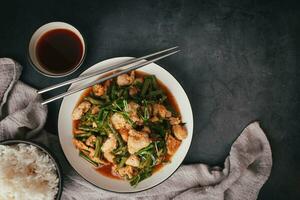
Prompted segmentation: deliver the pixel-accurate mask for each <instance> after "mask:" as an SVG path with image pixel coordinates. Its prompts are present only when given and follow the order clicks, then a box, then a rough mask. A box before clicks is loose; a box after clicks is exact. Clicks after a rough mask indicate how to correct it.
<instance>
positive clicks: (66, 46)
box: [36, 29, 84, 74]
mask: <svg viewBox="0 0 300 200" xmlns="http://www.w3.org/2000/svg"><path fill="white" fill-rule="evenodd" d="M83 48H84V47H83V44H82V41H81V40H80V38H79V37H78V36H77V35H76V34H75V33H74V32H72V31H70V30H67V29H54V30H51V31H48V32H46V33H45V34H43V35H42V36H41V38H40V39H39V40H38V42H37V46H36V57H37V60H38V62H39V63H40V65H41V66H42V67H43V68H44V69H45V70H47V71H49V72H52V73H58V74H60V73H66V72H69V71H71V70H72V69H74V68H75V67H76V66H78V64H79V63H80V62H81V59H82V56H83V53H84V52H83Z"/></svg>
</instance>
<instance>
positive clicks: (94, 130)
mask: <svg viewBox="0 0 300 200" xmlns="http://www.w3.org/2000/svg"><path fill="white" fill-rule="evenodd" d="M78 129H79V130H82V131H89V132H99V130H98V129H96V128H91V127H86V126H79V127H78Z"/></svg>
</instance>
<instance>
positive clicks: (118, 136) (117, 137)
mask: <svg viewBox="0 0 300 200" xmlns="http://www.w3.org/2000/svg"><path fill="white" fill-rule="evenodd" d="M108 127H109V129H110V131H111V133H112V134H113V135H114V136H115V137H116V139H117V141H118V144H119V146H121V147H123V146H124V145H125V143H124V141H123V139H122V138H121V136H120V134H119V133H117V132H116V130H115V129H114V128H113V127H112V125H111V124H108Z"/></svg>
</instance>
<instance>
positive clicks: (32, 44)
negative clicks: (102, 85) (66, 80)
mask: <svg viewBox="0 0 300 200" xmlns="http://www.w3.org/2000/svg"><path fill="white" fill-rule="evenodd" d="M56 29H66V30H69V31H71V32H73V33H74V34H76V35H77V36H78V38H79V39H80V41H81V44H82V46H83V53H82V56H81V58H80V61H79V63H78V64H77V65H76V66H75V67H74V68H72V69H70V70H69V71H67V72H63V73H53V72H51V71H48V70H46V69H45V68H44V67H42V66H41V64H40V63H39V61H38V59H37V55H36V47H37V44H38V41H39V40H40V38H41V37H42V36H43V35H44V34H45V33H47V32H49V31H52V30H56ZM85 54H86V47H85V42H84V39H83V36H82V35H81V33H80V32H79V30H77V29H76V28H75V27H74V26H72V25H70V24H67V23H65V22H50V23H47V24H44V25H43V26H41V27H39V28H38V29H37V30H36V31H35V32H34V33H33V35H32V36H31V39H30V41H29V46H28V55H29V61H30V62H31V64H32V65H33V67H34V69H36V70H37V71H38V72H40V73H41V74H43V75H45V76H49V77H53V78H58V77H63V76H67V75H69V74H71V73H73V72H75V71H76V70H77V69H78V68H79V67H80V66H81V64H82V62H83V60H84V58H85Z"/></svg>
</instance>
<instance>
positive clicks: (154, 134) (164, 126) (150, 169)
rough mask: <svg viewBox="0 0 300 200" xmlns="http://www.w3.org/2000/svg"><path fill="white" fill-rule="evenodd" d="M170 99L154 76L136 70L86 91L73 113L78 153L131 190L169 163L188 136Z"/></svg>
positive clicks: (75, 142)
mask: <svg viewBox="0 0 300 200" xmlns="http://www.w3.org/2000/svg"><path fill="white" fill-rule="evenodd" d="M170 95H172V94H170V93H169V91H168V90H167V89H166V87H164V86H163V85H162V83H160V81H158V80H157V79H156V77H155V76H154V75H147V74H143V73H141V72H138V71H132V72H130V73H129V74H123V75H120V76H118V77H117V78H115V79H111V80H107V81H105V82H104V83H102V84H97V85H94V86H93V87H91V88H89V89H88V90H87V91H85V92H84V94H83V96H82V97H81V99H80V101H79V103H78V105H77V106H76V108H75V109H74V111H73V114H72V118H73V120H74V123H73V124H74V125H73V135H74V139H73V144H74V145H75V147H76V148H77V149H79V155H80V156H81V157H82V158H84V159H86V160H87V161H88V162H90V163H91V164H92V165H94V166H95V167H97V170H98V171H99V172H100V173H101V169H103V170H104V169H105V170H106V171H107V169H109V173H111V176H115V177H119V178H122V179H126V180H128V181H129V182H130V184H131V185H132V186H136V185H137V184H138V183H139V182H141V181H142V180H144V179H146V178H147V177H149V176H151V175H152V174H153V173H154V172H155V169H157V168H158V167H159V166H162V165H164V164H166V163H169V162H170V158H171V156H172V155H173V154H174V153H175V152H176V150H177V149H178V148H179V146H180V144H181V141H182V140H183V139H185V138H186V137H187V131H186V128H185V126H184V124H183V123H182V121H181V116H180V113H179V110H178V109H177V107H176V102H175V101H174V99H173V100H172V99H171V96H170Z"/></svg>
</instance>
